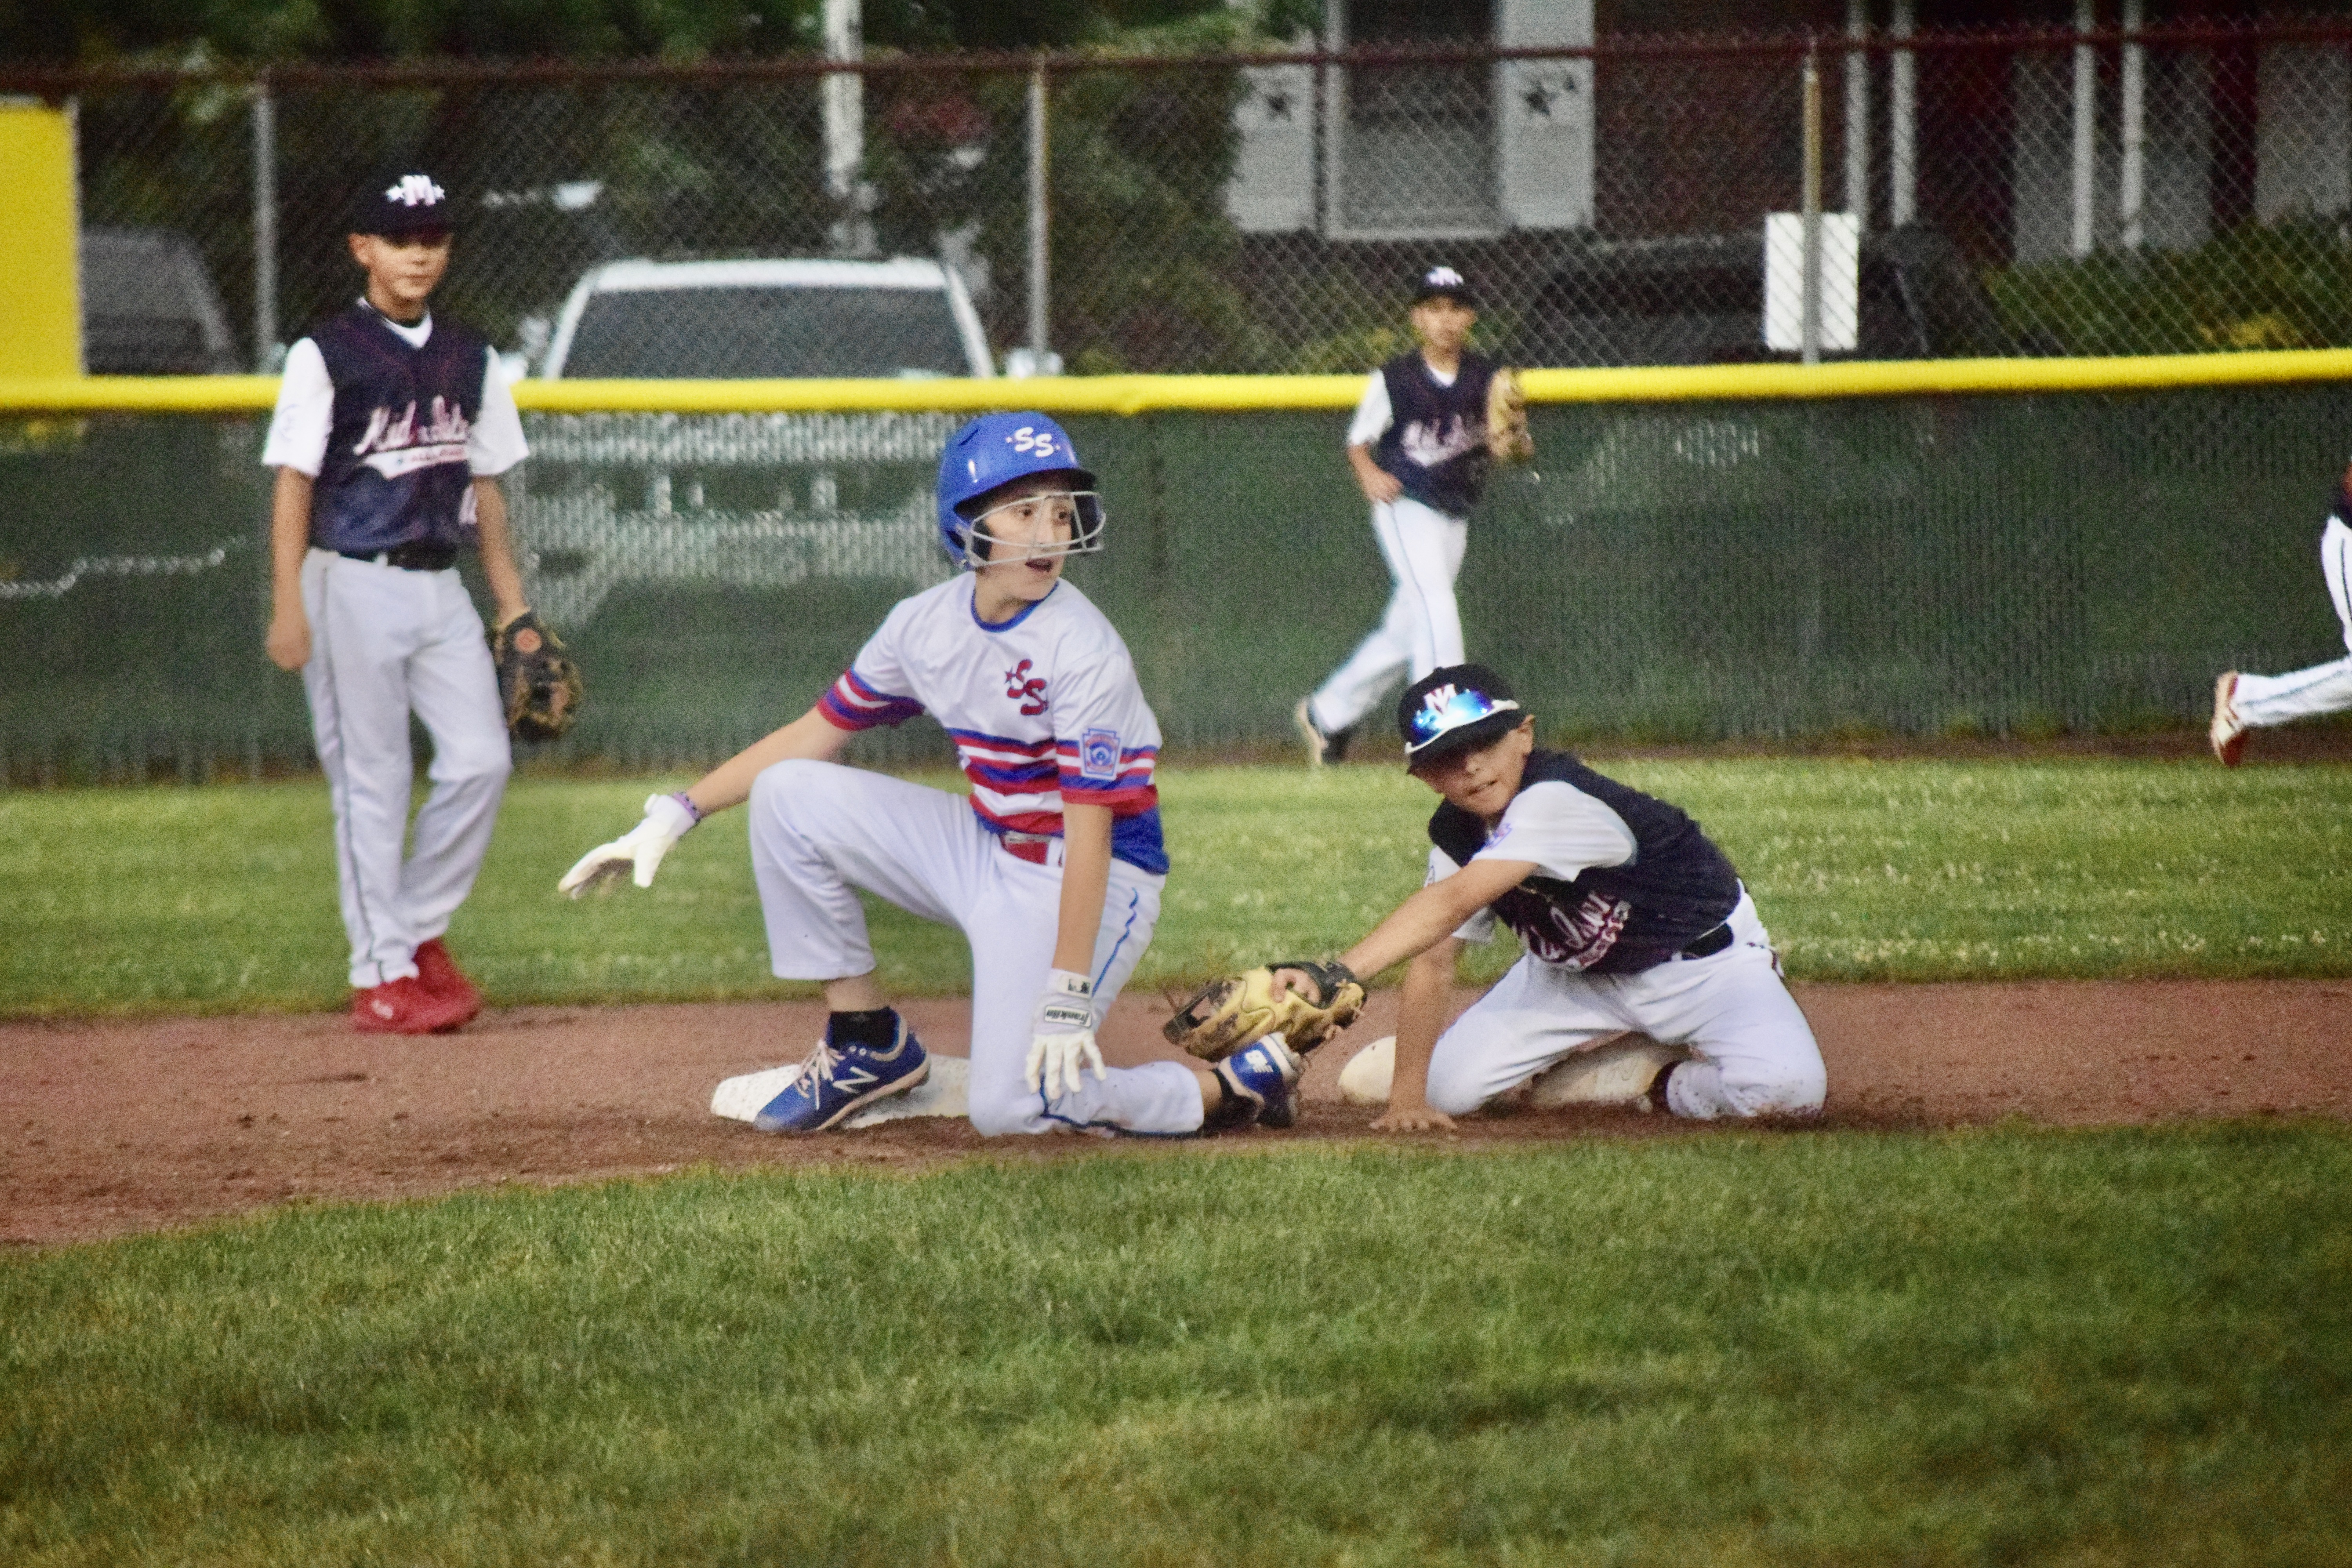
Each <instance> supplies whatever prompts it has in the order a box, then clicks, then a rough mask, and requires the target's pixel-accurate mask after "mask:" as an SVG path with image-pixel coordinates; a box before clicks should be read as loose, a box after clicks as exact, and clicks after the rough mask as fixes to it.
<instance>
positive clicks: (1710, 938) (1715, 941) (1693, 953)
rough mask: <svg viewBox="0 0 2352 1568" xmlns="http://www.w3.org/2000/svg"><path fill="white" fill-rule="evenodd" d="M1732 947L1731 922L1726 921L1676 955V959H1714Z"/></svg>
mask: <svg viewBox="0 0 2352 1568" xmlns="http://www.w3.org/2000/svg"><path fill="white" fill-rule="evenodd" d="M1730 945H1731V922H1730V921H1724V922H1723V923H1722V924H1721V925H1719V926H1717V927H1716V928H1715V929H1714V930H1713V931H1708V932H1706V934H1705V935H1703V936H1701V937H1700V938H1699V939H1698V940H1697V941H1696V942H1692V943H1691V944H1690V945H1689V946H1688V947H1685V948H1684V949H1683V950H1682V951H1681V952H1678V953H1676V954H1675V957H1676V958H1713V957H1714V956H1715V955H1716V954H1717V953H1718V952H1722V951H1723V950H1724V949H1725V948H1727V947H1729V946H1730Z"/></svg>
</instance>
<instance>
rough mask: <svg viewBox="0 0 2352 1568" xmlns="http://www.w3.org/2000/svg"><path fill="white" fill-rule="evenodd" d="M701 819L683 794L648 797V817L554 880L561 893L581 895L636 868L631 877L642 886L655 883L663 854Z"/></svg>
mask: <svg viewBox="0 0 2352 1568" xmlns="http://www.w3.org/2000/svg"><path fill="white" fill-rule="evenodd" d="M701 820H702V814H701V813H700V812H698V811H697V810H695V809H694V803H693V802H692V801H690V800H688V798H687V797H686V796H685V795H683V794H679V795H651V796H648V797H647V798H646V819H645V820H644V821H643V822H640V823H638V824H637V825H636V826H635V827H633V828H631V829H629V831H628V832H626V833H624V834H623V835H621V837H618V838H615V839H614V840H613V842H611V843H610V844H599V845H598V846H596V847H595V848H593V849H591V850H590V851H588V853H587V854H585V855H583V856H582V857H580V858H579V860H578V861H577V862H575V863H574V864H573V866H572V869H570V870H569V871H566V872H565V873H563V879H562V881H560V882H558V883H556V884H555V890H556V891H557V892H559V893H569V894H571V895H572V897H573V898H575V899H576V898H578V897H579V896H580V895H581V894H583V893H584V892H586V891H587V890H588V889H591V888H593V887H595V886H597V885H599V884H600V883H603V882H606V881H610V880H611V879H613V878H614V877H617V876H619V875H620V874H621V873H622V872H623V871H624V870H632V869H633V870H634V872H635V875H634V876H633V877H632V879H631V880H633V881H635V883H636V884H637V886H638V887H640V888H650V887H652V886H653V885H654V873H655V872H656V871H658V870H660V869H661V863H662V857H663V856H665V855H667V854H668V853H669V851H670V846H672V845H674V844H676V843H677V841H678V840H679V839H681V838H683V837H686V835H687V831H688V829H689V828H691V827H693V826H694V825H695V824H696V823H698V822H699V821H701Z"/></svg>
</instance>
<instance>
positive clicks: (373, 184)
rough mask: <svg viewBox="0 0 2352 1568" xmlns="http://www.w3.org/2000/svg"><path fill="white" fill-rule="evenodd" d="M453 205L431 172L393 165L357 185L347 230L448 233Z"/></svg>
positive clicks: (452, 221) (394, 235)
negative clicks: (389, 169) (371, 178)
mask: <svg viewBox="0 0 2352 1568" xmlns="http://www.w3.org/2000/svg"><path fill="white" fill-rule="evenodd" d="M456 205H457V204H456V203H454V202H452V201H451V200H450V199H449V193H448V190H447V189H446V187H445V186H443V184H441V182H440V181H438V180H436V179H435V178H434V177H433V176H432V175H430V174H420V173H418V172H417V171H416V170H415V169H413V168H403V169H394V170H391V171H389V172H387V173H385V174H378V175H377V176H376V177H375V178H374V179H373V180H370V181H369V182H368V183H367V184H364V185H362V186H361V187H360V191H359V195H358V196H357V197H356V198H355V199H354V200H353V201H352V227H351V232H352V233H353V234H373V235H380V236H382V237H384V238H386V239H394V238H400V237H405V236H408V235H415V234H448V233H450V232H451V231H453V230H454V229H455V228H456V227H457V217H456V215H455V213H454V212H453V211H452V209H453V208H454V207H455V206H456Z"/></svg>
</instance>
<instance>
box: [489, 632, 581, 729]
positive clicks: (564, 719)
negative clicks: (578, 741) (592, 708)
mask: <svg viewBox="0 0 2352 1568" xmlns="http://www.w3.org/2000/svg"><path fill="white" fill-rule="evenodd" d="M490 659H491V662H492V663H494V664H495V665H496V666H497V667H498V677H499V702H500V703H501V704H503V705H504V706H505V709H506V717H507V731H508V732H509V733H510V734H512V735H513V736H514V737H515V738H516V739H517V740H520V741H552V740H555V739H556V738H558V737H559V736H561V735H562V734H563V732H564V731H567V730H569V729H571V728H572V721H573V720H574V719H576V718H578V717H579V716H580V696H581V684H580V667H579V666H578V665H576V664H574V663H572V659H571V657H570V656H569V655H568V654H566V653H565V652H564V650H563V645H562V643H561V642H558V641H557V640H556V637H555V634H554V633H553V632H551V631H549V630H548V629H547V628H546V627H545V626H541V625H540V624H539V617H538V616H536V615H533V614H532V613H531V612H530V611H529V610H525V611H524V612H523V613H522V614H521V615H520V616H516V617H515V618H514V619H513V620H511V621H509V622H508V623H507V624H506V625H505V626H500V627H499V629H498V631H497V633H496V634H494V635H493V636H492V637H491V638H490Z"/></svg>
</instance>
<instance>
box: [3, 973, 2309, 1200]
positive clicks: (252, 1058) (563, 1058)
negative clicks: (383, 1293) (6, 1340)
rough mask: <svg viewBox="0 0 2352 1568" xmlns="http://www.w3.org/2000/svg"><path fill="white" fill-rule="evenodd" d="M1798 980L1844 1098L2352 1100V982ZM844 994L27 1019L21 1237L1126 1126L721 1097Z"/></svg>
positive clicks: (2150, 1113)
mask: <svg viewBox="0 0 2352 1568" xmlns="http://www.w3.org/2000/svg"><path fill="white" fill-rule="evenodd" d="M1797 995H1798V999H1799V1000H1800V1001H1801V1003H1802V1004H1803V1005H1804V1008H1805V1011H1806V1013H1807V1014H1808V1015H1809V1016H1811V1019H1812V1022H1813V1027H1814V1030H1815V1032H1816V1033H1817V1034H1818V1035H1819V1036H1820V1037H1821V1042H1822V1054H1823V1055H1824V1056H1825V1057H1826V1058H1827V1059H1828V1062H1829V1069H1830V1108H1829V1112H1828V1119H1829V1121H1832V1123H1833V1124H1839V1125H1846V1126H1894V1127H1937V1126H1952V1125H1961V1124H1965V1123H1970V1122H1982V1121H1995V1120H1998V1119H2000V1118H2002V1117H2007V1116H2018V1117H2022V1118H2024V1119H2026V1120H2028V1121H2036V1122H2044V1123H2052V1124H2080V1123H2097V1122H2134V1121H2160V1120H2164V1119H2167V1118H2174V1117H2198V1116H2215V1115H2220V1116H2273V1115H2293V1116H2326V1117H2336V1118H2342V1119H2347V1120H2352V981H2225V982H2195V981H2147V982H2124V983H2090V982H2032V983H2021V984H1968V985H1801V986H1799V987H1797ZM1465 1001H1466V995H1465ZM1395 1006H1396V998H1395V994H1394V993H1383V994H1379V995H1376V996H1375V997H1374V998H1373V1005H1372V1009H1371V1011H1370V1015H1369V1016H1367V1018H1366V1019H1365V1020H1364V1021H1363V1022H1361V1023H1360V1024H1359V1025H1358V1026H1356V1028H1355V1029H1353V1030H1351V1031H1350V1032H1349V1037H1347V1038H1344V1039H1342V1040H1341V1041H1339V1043H1338V1044H1337V1045H1335V1046H1334V1047H1330V1048H1328V1049H1327V1050H1325V1051H1323V1052H1321V1053H1319V1054H1318V1057H1317V1058H1316V1059H1315V1060H1314V1062H1313V1063H1312V1064H1311V1066H1310V1068H1309V1071H1308V1075H1307V1107H1308V1109H1307V1111H1306V1113H1305V1114H1304V1115H1303V1116H1302V1118H1301V1120H1300V1123H1299V1125H1298V1126H1297V1128H1296V1129H1294V1130H1292V1131H1286V1132H1273V1131H1265V1130H1255V1131H1250V1132H1247V1133H1244V1134H1242V1135H1241V1138H1242V1139H1243V1140H1244V1141H1255V1142H1258V1144H1259V1146H1265V1142H1267V1141H1272V1140H1280V1139H1301V1138H1305V1139H1333V1138H1357V1137H1368V1136H1377V1135H1376V1134H1371V1133H1370V1131H1369V1130H1368V1126H1367V1124H1368V1123H1369V1122H1370V1120H1371V1114H1372V1113H1371V1112H1370V1111H1365V1110H1355V1109H1351V1108H1349V1107H1347V1106H1345V1105H1342V1104H1341V1103H1340V1102H1339V1098H1338V1090H1337V1087H1336V1083H1337V1079H1338V1077H1339V1066H1340V1063H1341V1062H1342V1061H1343V1060H1344V1059H1345V1057H1346V1055H1347V1053H1348V1052H1349V1050H1350V1049H1352V1048H1353V1047H1354V1046H1355V1044H1357V1043H1358V1042H1361V1041H1366V1040H1370V1039H1371V1038H1373V1037H1376V1036H1378V1035H1381V1034H1384V1033H1387V1032H1388V1031H1389V1029H1390V1027H1391V1020H1392V1019H1393V1016H1394V1013H1395ZM905 1010H906V1013H907V1016H908V1019H909V1020H910V1021H911V1022H912V1023H913V1024H914V1026H915V1027H916V1029H917V1030H918V1031H919V1033H920V1034H921V1035H922V1037H923V1038H924V1039H925V1041H926V1042H927V1043H928V1044H929V1046H930V1047H931V1048H932V1049H933V1050H934V1051H935V1052H939V1053H940V1054H944V1055H949V1056H956V1055H961V1054H962V1053H963V1052H964V1050H965V1042H966V1039H967V1033H966V1027H965V1023H964V1016H963V1015H964V1005H963V1004H962V1003H961V1002H960V1001H954V1000H948V1001H933V1002H914V1003H909V1004H908V1005H907V1006H906V1009H905ZM1167 1010H1168V1009H1167V1005H1166V1004H1165V1003H1163V1002H1161V1001H1160V1000H1158V999H1156V998H1137V997H1129V998H1124V999H1122V1000H1121V1002H1120V1004H1119V1005H1118V1009H1117V1010H1116V1011H1115V1013H1114V1014H1113V1016H1112V1017H1111V1019H1110V1021H1109V1024H1108V1026H1107V1027H1106V1029H1105V1031H1104V1045H1105V1049H1106V1051H1107V1053H1108V1056H1109V1058H1110V1059H1111V1060H1112V1061H1113V1062H1114V1063H1134V1062H1139V1061H1144V1060H1148V1059H1150V1058H1155V1057H1162V1056H1168V1055H1171V1054H1172V1053H1171V1051H1170V1050H1169V1048H1168V1047H1166V1046H1164V1045H1163V1044H1162V1043H1161V1042H1160V1037H1159V1023H1160V1019H1161V1018H1163V1017H1165V1016H1167ZM822 1017H823V1015H822V1013H821V1011H820V1010H819V1008H818V1007H817V1006H816V1005H814V1004H795V1003H757V1004H739V1005H663V1006H643V1007H613V1008H581V1007H521V1008H514V1009H511V1010H505V1011H495V1012H492V1013H489V1014H488V1015H486V1016H484V1017H483V1018H481V1019H479V1020H478V1021H477V1022H476V1023H475V1024H474V1025H473V1026H471V1027H469V1028H467V1030H466V1031H464V1032H463V1033H462V1034H457V1035H452V1036H441V1037H426V1038H422V1039H405V1038H386V1037H362V1036H357V1035H353V1034H352V1033H351V1032H350V1030H349V1028H348V1027H347V1026H346V1025H345V1023H344V1021H343V1019H342V1018H341V1016H319V1015H313V1016H270V1017H240V1018H177V1019H173V1018H165V1019H142V1020H136V1021H128V1022H124V1021H109V1020H74V1021H69V1022H67V1021H60V1022H37V1021H36V1022H16V1023H0V1064H5V1065H0V1244H8V1245H15V1246H27V1245H33V1246H37V1245H45V1244H53V1243H58V1242H68V1241H77V1240H85V1239H89V1238H92V1237H107V1236H116V1235H121V1234H124V1233H128V1232H134V1231H142V1230H152V1229H156V1228H160V1227H164V1226H175V1225H184V1224H187V1223H190V1222H192V1221H196V1220H200V1219H204V1218H206V1217H208V1216H213V1215H226V1214H235V1213H238V1212H241V1211H245V1210H249V1209H254V1208H258V1207H262V1206H265V1205H271V1204H278V1203H283V1202H288V1201H295V1200H306V1199H307V1200H316V1199H336V1200H341V1199H373V1198H401V1197H418V1196H425V1195H427V1194H436V1193H444V1192H448V1191H451V1190H453V1189H456V1188H461V1187H469V1186H479V1185H485V1184H498V1183H502V1182H541V1183H555V1182H564V1181H573V1180H580V1179H583V1178H591V1177H601V1176H617V1175H624V1174H630V1173H658V1172H666V1171H673V1170H677V1169H678V1168H680V1167H683V1166H692V1165H711V1166H720V1167H734V1168H750V1167H761V1166H786V1165H800V1164H808V1163H861V1162H869V1161H870V1162H882V1163H917V1164H919V1163H934V1162H936V1161H938V1160H940V1159H942V1158H951V1157H954V1156H957V1155H961V1154H964V1153H967V1152H972V1151H977V1150H980V1149H982V1148H983V1147H986V1148H988V1149H989V1150H990V1151H991V1152H992V1154H1000V1153H1001V1154H1004V1155H1009V1156H1013V1157H1018V1158H1041V1157H1045V1158H1057V1157H1066V1156H1068V1155H1073V1154H1078V1153H1082V1152H1086V1151H1088V1150H1092V1149H1097V1148H1100V1147H1103V1146H1104V1145H1102V1144H1100V1143H1097V1142H1095V1141H1094V1140H1091V1139H1084V1138H1067V1139H1040V1140H1030V1139H1021V1140H1010V1141H1002V1142H996V1143H993V1144H989V1143H985V1142H983V1140H982V1139H981V1138H980V1137H978V1136H977V1135H976V1134H975V1133H973V1132H972V1131H971V1128H970V1126H969V1125H967V1124H965V1123H964V1122H962V1121H946V1120H941V1119H937V1118H927V1119H920V1120H908V1121H894V1122H890V1123H888V1124H887V1125H884V1126H879V1127H875V1128H870V1129H866V1130H864V1131H855V1132H838V1133H826V1134H822V1135H819V1136H816V1137H813V1138H806V1139H793V1140H787V1139H781V1138H772V1137H764V1136H762V1135H761V1134H759V1133H756V1132H753V1131H751V1130H750V1129H748V1128H746V1127H744V1126H742V1125H741V1124H740V1123H737V1122H732V1121H721V1120H719V1119H718V1118H715V1117H713V1116H712V1115H710V1113H709V1109H708V1108H709V1100H710V1091H711V1089H712V1087H713V1086H714V1085H715V1084H716V1083H717V1082H718V1080H719V1079H722V1078H725V1077H729V1076H730V1075H732V1074H736V1073H740V1072H746V1071H750V1070H752V1069H755V1068H764V1067H772V1066H774V1065H776V1064H778V1063H780V1062H783V1061H787V1060H791V1059H793V1058H797V1057H798V1056H800V1055H801V1054H802V1053H803V1051H804V1050H805V1049H806V1047H807V1044H808V1042H809V1041H811V1040H812V1039H814V1037H815V1033H816V1030H817V1029H818V1028H819V1027H820V1026H821V1025H822ZM1659 1135H1702V1136H1703V1135H1704V1133H1703V1131H1700V1130H1697V1129H1695V1128H1692V1127H1690V1126H1689V1125H1687V1124H1675V1123H1670V1122H1667V1121H1664V1120H1663V1119H1660V1118H1654V1117H1644V1116H1640V1115H1637V1114H1634V1113H1633V1112H1630V1111H1617V1110H1583V1111H1559V1112H1533V1111H1518V1112H1515V1113H1509V1114H1493V1115H1487V1116H1482V1117H1478V1118H1475V1119H1471V1120H1468V1121H1465V1122H1464V1123H1463V1131H1462V1133H1461V1138H1462V1140H1463V1141H1464V1142H1469V1143H1477V1142H1526V1141H1529V1140H1545V1139H1555V1140H1556V1139H1565V1138H1579V1137H1595V1136H1608V1137H1625V1136H1659Z"/></svg>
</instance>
